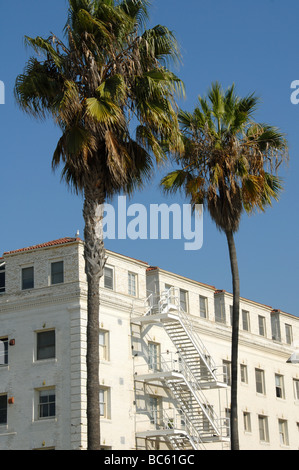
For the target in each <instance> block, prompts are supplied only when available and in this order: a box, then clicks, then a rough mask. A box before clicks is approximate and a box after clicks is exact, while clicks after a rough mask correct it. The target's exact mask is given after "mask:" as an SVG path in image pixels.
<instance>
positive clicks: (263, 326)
mask: <svg viewBox="0 0 299 470" xmlns="http://www.w3.org/2000/svg"><path fill="white" fill-rule="evenodd" d="M258 327H259V335H260V336H263V337H264V338H265V337H266V335H267V334H266V318H265V317H264V316H263V315H258Z"/></svg>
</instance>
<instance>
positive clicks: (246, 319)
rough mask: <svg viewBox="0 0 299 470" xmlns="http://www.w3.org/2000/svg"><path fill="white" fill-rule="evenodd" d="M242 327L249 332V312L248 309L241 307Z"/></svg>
mask: <svg viewBox="0 0 299 470" xmlns="http://www.w3.org/2000/svg"><path fill="white" fill-rule="evenodd" d="M242 329H243V331H248V332H250V314H249V310H245V309H242Z"/></svg>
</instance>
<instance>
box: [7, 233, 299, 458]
mask: <svg viewBox="0 0 299 470" xmlns="http://www.w3.org/2000/svg"><path fill="white" fill-rule="evenodd" d="M107 256H108V259H107V263H106V267H105V276H104V277H103V278H102V280H101V286H100V292H101V306H100V331H99V342H100V350H101V364H100V390H99V400H100V410H101V415H102V416H101V436H102V446H103V448H107V449H112V450H135V449H152V450H158V449H196V450H201V449H223V450H226V449H229V439H228V436H229V408H230V337H231V326H230V308H231V305H232V296H231V294H229V293H227V292H224V291H221V290H217V289H216V288H215V287H213V286H209V285H205V284H203V283H200V282H197V281H193V280H190V279H187V278H184V277H182V276H179V275H176V274H174V273H171V272H167V271H165V270H163V269H162V268H159V267H152V266H150V265H149V264H148V263H147V262H144V261H139V260H136V259H132V258H129V257H126V256H123V255H121V254H117V253H112V252H107ZM86 293H87V285H86V279H85V272H84V259H83V242H82V241H81V240H80V239H79V238H77V237H75V238H64V239H59V240H55V241H52V242H49V243H44V244H41V245H36V246H33V247H29V248H23V249H20V250H16V251H10V252H5V253H4V254H3V257H2V258H0V450H6V449H49V448H55V449H86V443H87V439H86V390H85V389H86V338H85V328H86V317H87V311H86ZM241 310H242V311H241V325H240V327H241V331H240V347H239V366H240V369H239V436H240V447H241V449H260V450H262V449H264V450H273V449H279V450H280V449H286V450H293V449H298V448H299V364H294V363H288V362H287V360H288V358H289V357H290V356H291V354H292V353H293V352H294V347H295V343H296V340H298V339H299V319H298V318H297V317H294V316H292V315H289V314H287V313H284V312H281V311H277V310H274V309H273V308H271V307H270V306H266V305H261V304H258V303H256V302H254V301H250V300H246V299H241Z"/></svg>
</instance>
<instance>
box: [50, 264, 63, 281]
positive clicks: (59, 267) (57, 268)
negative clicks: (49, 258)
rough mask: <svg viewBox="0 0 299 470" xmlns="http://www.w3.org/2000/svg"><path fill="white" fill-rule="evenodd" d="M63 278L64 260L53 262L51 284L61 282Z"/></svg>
mask: <svg viewBox="0 0 299 470" xmlns="http://www.w3.org/2000/svg"><path fill="white" fill-rule="evenodd" d="M63 281H64V279H63V261H58V262H57V263H52V264H51V284H61V283H62V282H63Z"/></svg>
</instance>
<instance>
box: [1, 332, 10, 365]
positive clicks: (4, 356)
mask: <svg viewBox="0 0 299 470" xmlns="http://www.w3.org/2000/svg"><path fill="white" fill-rule="evenodd" d="M7 364H8V338H0V366H6V365H7Z"/></svg>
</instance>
